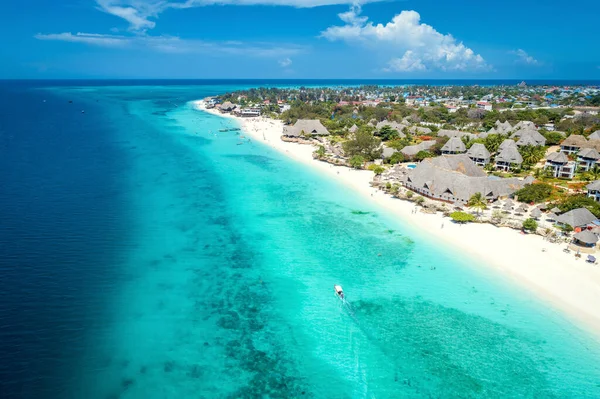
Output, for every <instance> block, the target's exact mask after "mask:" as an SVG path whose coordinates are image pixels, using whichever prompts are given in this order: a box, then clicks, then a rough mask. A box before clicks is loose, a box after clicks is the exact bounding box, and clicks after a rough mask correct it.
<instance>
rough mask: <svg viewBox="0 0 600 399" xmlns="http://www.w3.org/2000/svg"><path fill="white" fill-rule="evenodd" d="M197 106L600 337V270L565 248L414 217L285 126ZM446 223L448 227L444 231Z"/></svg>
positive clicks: (408, 207)
mask: <svg viewBox="0 0 600 399" xmlns="http://www.w3.org/2000/svg"><path fill="white" fill-rule="evenodd" d="M194 106H195V107H196V108H197V109H199V110H203V111H206V112H209V113H214V114H216V115H219V116H222V117H228V118H235V119H237V120H238V121H239V123H240V124H241V127H242V129H243V130H244V132H245V133H246V134H247V135H250V136H252V137H253V138H254V139H255V140H259V141H262V142H264V143H265V144H267V145H269V146H271V147H272V148H274V149H276V150H278V151H280V152H282V153H284V154H286V155H288V156H289V157H290V158H292V159H295V160H297V161H298V162H302V163H305V164H307V165H310V166H311V167H313V168H316V169H317V170H319V171H321V172H322V173H323V174H327V175H329V176H331V177H333V178H335V179H338V180H339V181H340V182H342V183H344V184H346V185H348V186H349V187H351V188H353V189H354V190H356V192H358V193H360V194H361V195H363V196H364V197H365V198H366V199H368V200H371V201H375V202H376V203H378V204H379V205H381V206H383V207H385V208H387V209H388V210H389V211H391V212H393V213H394V214H395V215H397V216H398V217H399V218H401V219H402V220H403V221H406V222H407V223H411V224H413V225H415V226H417V225H418V226H420V228H422V229H425V230H426V231H427V232H428V233H429V234H430V235H432V236H434V237H436V238H437V239H439V240H443V241H444V242H445V243H447V244H450V245H452V246H453V247H455V248H458V249H460V250H462V251H465V252H468V253H469V254H470V255H471V257H472V258H473V259H474V260H475V261H476V262H474V263H473V267H490V266H491V267H494V268H496V269H497V270H498V271H499V272H500V273H501V274H502V275H503V276H504V277H506V278H508V279H510V280H513V281H514V282H515V283H517V284H519V285H521V286H522V287H524V288H526V289H527V290H529V291H530V292H532V293H533V294H535V295H537V296H538V297H541V298H542V299H545V300H549V301H551V302H552V303H553V305H554V307H556V308H558V309H560V310H562V311H564V312H566V313H567V314H568V315H569V317H571V318H573V319H574V320H575V321H576V322H577V324H578V325H580V326H581V327H582V328H584V329H586V330H589V331H590V332H592V333H594V334H600V306H599V305H600V266H598V265H592V264H589V263H586V262H585V261H584V260H583V259H579V260H577V259H576V258H575V257H574V255H573V254H572V253H571V254H567V253H564V252H563V248H564V247H565V245H564V244H561V245H559V244H552V243H549V242H547V241H545V240H544V239H543V238H542V237H541V236H538V235H533V234H527V235H524V234H520V233H519V232H518V231H516V230H513V229H509V228H498V227H495V226H493V225H491V224H479V223H472V224H467V225H464V226H461V225H457V224H454V223H451V222H450V220H449V219H448V218H446V217H444V216H442V215H441V214H426V213H422V212H417V213H413V212H412V211H413V210H414V207H415V205H414V204H413V203H410V202H407V201H402V200H399V199H394V198H392V197H391V196H389V195H388V194H385V193H383V192H382V191H379V190H376V189H374V188H372V187H371V186H370V184H369V183H370V182H371V180H372V177H373V172H371V171H366V170H354V169H350V168H347V167H340V166H332V165H330V164H328V163H325V162H321V161H318V160H315V159H313V157H312V153H313V151H314V150H315V148H313V147H312V146H309V145H303V144H297V143H289V142H284V141H282V140H281V138H280V137H281V133H282V131H283V124H282V122H280V121H275V120H271V119H266V118H238V117H235V116H233V115H229V114H221V113H220V112H218V111H217V110H213V109H209V110H207V109H206V108H205V106H204V102H203V101H196V102H194ZM442 225H443V228H442Z"/></svg>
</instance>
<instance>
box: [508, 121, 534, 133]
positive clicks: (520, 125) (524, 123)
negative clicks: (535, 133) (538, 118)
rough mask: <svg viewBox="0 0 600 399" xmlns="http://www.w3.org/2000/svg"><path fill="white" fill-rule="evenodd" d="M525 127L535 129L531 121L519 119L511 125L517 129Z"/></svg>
mask: <svg viewBox="0 0 600 399" xmlns="http://www.w3.org/2000/svg"><path fill="white" fill-rule="evenodd" d="M526 128H527V129H534V130H535V123H533V122H531V121H520V122H518V123H517V124H516V125H515V126H514V127H513V130H514V131H517V130H521V129H526Z"/></svg>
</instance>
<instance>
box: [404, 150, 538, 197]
mask: <svg viewBox="0 0 600 399" xmlns="http://www.w3.org/2000/svg"><path fill="white" fill-rule="evenodd" d="M532 181H533V178H531V177H530V178H527V179H525V180H521V179H517V178H511V179H501V178H498V177H488V176H487V174H486V173H485V172H484V170H483V169H482V168H481V167H479V166H477V165H475V164H474V163H473V161H471V159H470V158H469V157H468V156H467V155H465V154H460V155H442V156H440V157H437V158H427V159H425V160H423V161H422V162H420V163H419V164H418V165H417V166H416V167H415V168H414V169H412V170H410V171H409V172H408V174H407V175H406V176H405V180H404V181H403V183H404V185H405V187H407V188H409V189H410V190H413V191H415V192H417V193H419V194H421V195H423V196H426V197H429V198H432V199H437V200H441V201H446V202H451V203H454V202H457V201H458V202H462V203H466V202H467V201H468V200H469V198H471V197H472V196H473V194H476V193H481V194H483V195H484V196H485V198H486V199H487V200H489V201H492V200H495V199H498V198H504V197H507V196H509V195H511V194H512V193H514V192H515V191H517V190H519V189H521V188H523V187H524V186H525V185H526V184H530V183H531V182H532Z"/></svg>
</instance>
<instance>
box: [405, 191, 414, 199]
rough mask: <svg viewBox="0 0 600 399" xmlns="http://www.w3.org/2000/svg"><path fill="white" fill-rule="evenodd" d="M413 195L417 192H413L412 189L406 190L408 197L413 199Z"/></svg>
mask: <svg viewBox="0 0 600 399" xmlns="http://www.w3.org/2000/svg"><path fill="white" fill-rule="evenodd" d="M413 195H415V193H413V192H412V191H407V192H406V198H408V199H411V198H412V197H413Z"/></svg>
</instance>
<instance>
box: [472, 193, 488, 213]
mask: <svg viewBox="0 0 600 399" xmlns="http://www.w3.org/2000/svg"><path fill="white" fill-rule="evenodd" d="M467 206H468V207H469V208H473V209H477V213H481V212H482V211H484V210H486V209H487V201H486V199H485V197H484V196H483V194H481V193H475V194H473V195H472V196H471V198H469V201H468V202H467Z"/></svg>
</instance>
